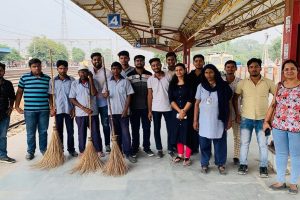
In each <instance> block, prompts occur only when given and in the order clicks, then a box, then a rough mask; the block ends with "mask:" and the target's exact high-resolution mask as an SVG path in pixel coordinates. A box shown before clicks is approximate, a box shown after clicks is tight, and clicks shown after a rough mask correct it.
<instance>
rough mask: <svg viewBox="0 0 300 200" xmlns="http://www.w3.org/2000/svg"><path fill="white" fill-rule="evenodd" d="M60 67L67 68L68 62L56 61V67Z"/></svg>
mask: <svg viewBox="0 0 300 200" xmlns="http://www.w3.org/2000/svg"><path fill="white" fill-rule="evenodd" d="M61 65H63V66H64V67H68V62H67V61H65V60H58V61H57V62H56V67H59V66H61Z"/></svg>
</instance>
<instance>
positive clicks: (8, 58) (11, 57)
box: [0, 44, 23, 63]
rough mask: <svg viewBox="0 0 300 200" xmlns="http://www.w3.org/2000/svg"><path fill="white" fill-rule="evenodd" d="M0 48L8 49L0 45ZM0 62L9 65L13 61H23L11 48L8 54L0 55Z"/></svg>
mask: <svg viewBox="0 0 300 200" xmlns="http://www.w3.org/2000/svg"><path fill="white" fill-rule="evenodd" d="M0 48H10V47H9V46H7V45H3V44H0ZM0 60H1V61H4V62H9V63H11V62H13V61H21V60H23V58H22V56H21V55H20V54H19V52H18V51H17V50H16V49H14V48H11V52H10V53H8V54H6V55H0Z"/></svg>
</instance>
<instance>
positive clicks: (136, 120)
mask: <svg viewBox="0 0 300 200" xmlns="http://www.w3.org/2000/svg"><path fill="white" fill-rule="evenodd" d="M141 121H142V127H143V147H144V151H148V150H150V127H151V122H150V120H149V119H148V109H131V115H130V123H131V130H132V145H131V147H132V151H133V153H136V152H137V151H138V149H139V146H140V124H141Z"/></svg>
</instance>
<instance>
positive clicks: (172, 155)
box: [168, 151, 176, 158]
mask: <svg viewBox="0 0 300 200" xmlns="http://www.w3.org/2000/svg"><path fill="white" fill-rule="evenodd" d="M168 154H169V155H170V156H171V158H175V157H176V154H175V153H174V151H168Z"/></svg>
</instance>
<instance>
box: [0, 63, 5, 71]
mask: <svg viewBox="0 0 300 200" xmlns="http://www.w3.org/2000/svg"><path fill="white" fill-rule="evenodd" d="M0 67H1V68H2V69H3V70H5V67H6V66H5V64H4V63H1V62H0Z"/></svg>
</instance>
